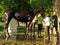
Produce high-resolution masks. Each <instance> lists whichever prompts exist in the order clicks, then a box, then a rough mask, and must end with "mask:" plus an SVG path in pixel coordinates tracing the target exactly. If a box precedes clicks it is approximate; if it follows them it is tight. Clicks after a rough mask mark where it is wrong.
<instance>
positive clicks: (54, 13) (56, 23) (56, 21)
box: [52, 12, 59, 37]
mask: <svg viewBox="0 0 60 45" xmlns="http://www.w3.org/2000/svg"><path fill="white" fill-rule="evenodd" d="M52 20H54V25H53V28H55V30H56V35H57V37H59V32H58V17H57V14H56V12H53V16H52Z"/></svg>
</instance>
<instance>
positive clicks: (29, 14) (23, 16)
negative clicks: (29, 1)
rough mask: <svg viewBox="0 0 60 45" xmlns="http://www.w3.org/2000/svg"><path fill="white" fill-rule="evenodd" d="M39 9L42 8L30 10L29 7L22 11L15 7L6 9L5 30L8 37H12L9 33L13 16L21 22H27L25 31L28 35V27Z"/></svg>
mask: <svg viewBox="0 0 60 45" xmlns="http://www.w3.org/2000/svg"><path fill="white" fill-rule="evenodd" d="M37 11H40V9H34V10H29V9H23V10H20V11H17V10H15V9H7V10H6V11H5V15H4V22H5V24H4V32H7V33H5V36H6V37H8V38H9V37H10V35H9V33H8V25H9V23H10V21H11V19H12V18H14V19H16V20H17V21H20V22H25V23H26V28H27V31H26V32H25V36H26V35H27V32H28V29H29V28H28V27H29V25H30V23H31V21H32V20H33V18H34V16H35V14H36V12H37Z"/></svg>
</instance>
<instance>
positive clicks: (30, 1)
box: [0, 0, 54, 20]
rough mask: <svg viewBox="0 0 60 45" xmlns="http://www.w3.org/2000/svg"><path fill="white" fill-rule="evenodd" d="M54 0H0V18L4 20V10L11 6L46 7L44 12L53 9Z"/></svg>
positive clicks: (24, 7) (18, 7) (17, 7)
mask: <svg viewBox="0 0 60 45" xmlns="http://www.w3.org/2000/svg"><path fill="white" fill-rule="evenodd" d="M53 5H54V0H0V20H3V17H4V11H5V10H6V9H9V8H15V9H18V10H21V9H26V8H29V9H31V8H32V9H34V8H40V7H42V6H43V7H44V12H52V11H53Z"/></svg>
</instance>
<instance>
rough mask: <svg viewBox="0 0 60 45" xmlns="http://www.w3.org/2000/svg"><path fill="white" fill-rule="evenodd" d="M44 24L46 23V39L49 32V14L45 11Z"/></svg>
mask: <svg viewBox="0 0 60 45" xmlns="http://www.w3.org/2000/svg"><path fill="white" fill-rule="evenodd" d="M45 23H46V24H45V25H46V31H47V36H48V39H50V33H49V29H50V14H49V13H47V15H46V18H45Z"/></svg>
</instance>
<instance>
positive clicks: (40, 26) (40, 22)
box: [37, 12, 43, 38]
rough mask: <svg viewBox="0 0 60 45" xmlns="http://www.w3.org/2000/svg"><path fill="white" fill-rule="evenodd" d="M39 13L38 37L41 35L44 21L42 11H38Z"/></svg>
mask: <svg viewBox="0 0 60 45" xmlns="http://www.w3.org/2000/svg"><path fill="white" fill-rule="evenodd" d="M37 15H38V38H40V37H41V30H42V27H43V25H42V23H43V17H42V16H41V14H40V12H38V13H37Z"/></svg>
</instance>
